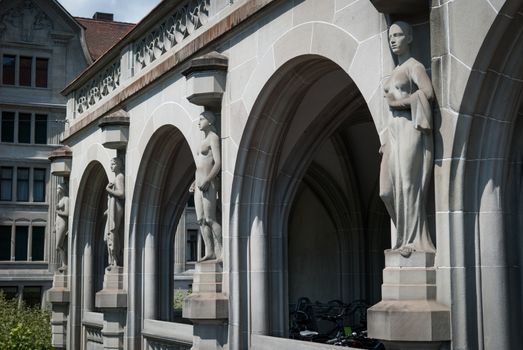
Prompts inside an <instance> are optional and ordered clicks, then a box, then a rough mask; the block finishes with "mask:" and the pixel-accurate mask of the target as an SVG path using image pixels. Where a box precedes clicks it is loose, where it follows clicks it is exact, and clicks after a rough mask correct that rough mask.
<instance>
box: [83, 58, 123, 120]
mask: <svg viewBox="0 0 523 350" xmlns="http://www.w3.org/2000/svg"><path fill="white" fill-rule="evenodd" d="M120 75H121V70H120V59H119V58H118V59H117V60H116V61H115V62H113V63H112V64H110V65H109V67H107V68H106V69H105V70H104V71H102V73H100V74H98V75H97V76H96V77H95V78H93V79H91V81H89V82H88V83H87V84H85V85H84V86H83V87H82V88H81V89H80V90H78V91H77V93H76V111H77V112H78V113H79V114H82V113H84V112H85V111H87V110H88V109H89V108H90V107H91V106H93V105H94V104H96V103H97V102H98V101H100V100H101V99H102V98H104V97H105V96H107V95H109V94H110V93H111V92H112V91H114V90H115V89H116V88H117V87H118V86H120Z"/></svg>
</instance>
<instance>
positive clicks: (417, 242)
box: [380, 22, 435, 257]
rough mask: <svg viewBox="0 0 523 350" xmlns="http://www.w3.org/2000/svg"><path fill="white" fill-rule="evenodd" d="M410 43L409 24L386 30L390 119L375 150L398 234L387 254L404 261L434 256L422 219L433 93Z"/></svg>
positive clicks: (424, 217)
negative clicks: (392, 58)
mask: <svg viewBox="0 0 523 350" xmlns="http://www.w3.org/2000/svg"><path fill="white" fill-rule="evenodd" d="M411 42H412V28H411V27H410V25H409V24H407V23H405V22H396V23H394V24H392V25H391V26H390V29H389V44H390V48H391V50H392V52H393V53H394V54H396V55H397V56H398V66H397V67H396V68H394V70H393V71H392V73H391V76H390V79H389V80H388V82H386V84H385V87H384V91H385V98H386V99H387V103H388V105H389V107H390V111H391V113H390V114H389V117H388V120H387V127H386V130H385V134H384V138H383V140H382V148H381V150H380V152H381V153H382V154H383V159H382V162H381V170H380V197H381V198H382V200H383V202H384V203H385V206H386V207H387V211H388V212H389V214H390V216H391V218H392V220H393V221H394V224H395V225H396V229H397V231H398V236H397V240H396V244H395V245H394V246H393V248H392V249H393V250H396V251H399V252H400V253H401V254H402V255H403V256H405V257H408V256H410V254H411V253H412V252H413V251H423V252H434V251H435V248H434V245H433V244H432V241H431V238H430V235H429V229H428V222H427V213H426V202H427V193H428V189H429V183H430V178H431V175H432V163H433V136H432V111H431V106H430V101H432V99H433V90H432V84H431V81H430V78H429V77H428V75H427V73H426V72H425V67H424V66H423V65H422V64H421V63H420V62H418V61H417V60H416V59H414V58H412V57H411V55H410V48H409V44H410V43H411Z"/></svg>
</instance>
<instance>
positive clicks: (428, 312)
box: [367, 300, 450, 349]
mask: <svg viewBox="0 0 523 350" xmlns="http://www.w3.org/2000/svg"><path fill="white" fill-rule="evenodd" d="M367 324H368V334H369V337H371V338H376V339H380V340H384V341H389V342H408V343H410V344H413V343H412V342H423V343H433V342H442V341H448V340H450V311H449V308H448V307H447V306H445V305H442V304H439V303H437V302H436V301H433V300H383V301H381V302H379V303H378V304H376V305H374V306H373V307H371V308H370V309H368V310H367ZM418 345H419V344H418ZM387 349H389V347H388V346H387ZM390 349H392V348H390ZM417 349H422V348H419V347H418V348H417ZM423 349H424V348H423Z"/></svg>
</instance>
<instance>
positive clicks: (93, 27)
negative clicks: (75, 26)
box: [75, 17, 135, 61]
mask: <svg viewBox="0 0 523 350" xmlns="http://www.w3.org/2000/svg"><path fill="white" fill-rule="evenodd" d="M75 19H76V20H77V21H78V23H80V24H81V25H82V26H83V27H84V28H85V40H86V43H87V48H88V49H89V54H90V55H91V57H92V59H93V61H96V60H97V59H98V57H100V56H102V55H103V54H104V53H105V52H106V51H107V50H109V49H110V48H111V47H112V46H113V45H114V44H116V43H117V42H118V41H120V39H122V38H123V37H124V35H125V34H127V33H128V32H129V31H130V30H131V29H133V28H134V26H135V24H133V23H125V22H114V21H101V20H96V19H92V18H83V17H75Z"/></svg>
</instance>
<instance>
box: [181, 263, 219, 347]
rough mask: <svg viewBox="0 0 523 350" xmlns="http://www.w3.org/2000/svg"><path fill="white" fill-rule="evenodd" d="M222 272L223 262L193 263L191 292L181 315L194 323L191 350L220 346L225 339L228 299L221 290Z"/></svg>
mask: <svg viewBox="0 0 523 350" xmlns="http://www.w3.org/2000/svg"><path fill="white" fill-rule="evenodd" d="M222 273H223V268H222V263H217V262H216V261H204V262H200V263H197V264H196V267H195V273H194V280H193V293H192V294H191V295H189V296H188V297H187V298H185V300H184V305H183V317H185V318H188V319H190V320H191V321H192V322H193V337H194V340H193V347H192V350H218V349H223V348H224V344H225V343H226V342H227V320H228V318H229V300H228V299H227V297H226V296H225V295H224V294H223V293H222Z"/></svg>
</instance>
